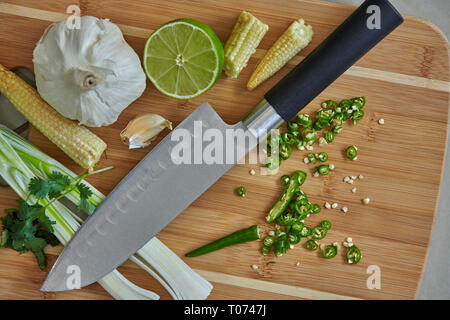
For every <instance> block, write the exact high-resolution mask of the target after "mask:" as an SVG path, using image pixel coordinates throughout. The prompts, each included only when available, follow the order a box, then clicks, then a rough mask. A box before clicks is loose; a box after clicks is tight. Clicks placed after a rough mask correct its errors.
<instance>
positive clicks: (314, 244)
mask: <svg viewBox="0 0 450 320" xmlns="http://www.w3.org/2000/svg"><path fill="white" fill-rule="evenodd" d="M305 245H306V249H308V250H311V251H314V250H317V248H318V247H319V245H318V244H317V242H316V241H314V240H308V241H306V244H305Z"/></svg>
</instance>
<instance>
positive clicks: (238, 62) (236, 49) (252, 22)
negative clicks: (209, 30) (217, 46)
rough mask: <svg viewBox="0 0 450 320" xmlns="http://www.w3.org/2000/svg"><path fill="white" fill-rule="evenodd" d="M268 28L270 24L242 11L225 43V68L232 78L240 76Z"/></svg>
mask: <svg viewBox="0 0 450 320" xmlns="http://www.w3.org/2000/svg"><path fill="white" fill-rule="evenodd" d="M267 30H269V26H268V25H266V24H264V23H262V22H261V21H259V20H258V19H257V18H255V17H254V16H253V15H251V14H250V13H248V12H245V11H242V12H241V15H240V16H239V18H238V20H237V22H236V25H235V26H234V28H233V32H232V33H231V36H230V38H229V39H228V41H227V43H226V44H225V49H224V50H225V61H224V70H225V74H226V75H228V76H229V77H232V78H238V77H239V75H240V73H241V71H242V69H244V68H245V67H246V66H247V62H248V60H249V59H250V57H251V55H252V54H253V53H255V51H256V48H257V47H258V45H259V43H260V42H261V40H262V38H263V37H264V35H265V34H266V32H267Z"/></svg>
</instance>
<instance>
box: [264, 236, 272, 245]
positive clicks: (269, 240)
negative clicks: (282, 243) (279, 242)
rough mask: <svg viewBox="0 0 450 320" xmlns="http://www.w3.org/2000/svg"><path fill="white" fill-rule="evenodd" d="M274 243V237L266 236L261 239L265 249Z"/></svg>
mask: <svg viewBox="0 0 450 320" xmlns="http://www.w3.org/2000/svg"><path fill="white" fill-rule="evenodd" d="M274 242H275V239H274V237H270V236H267V237H265V238H264V239H263V243H264V245H265V246H266V247H270V246H271V245H273V244H274Z"/></svg>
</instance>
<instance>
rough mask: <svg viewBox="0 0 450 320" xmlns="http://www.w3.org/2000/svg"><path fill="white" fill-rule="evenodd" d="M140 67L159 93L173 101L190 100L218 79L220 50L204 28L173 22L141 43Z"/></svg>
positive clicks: (198, 24) (195, 23)
mask: <svg viewBox="0 0 450 320" xmlns="http://www.w3.org/2000/svg"><path fill="white" fill-rule="evenodd" d="M143 64H144V70H145V73H146V74H147V76H148V78H149V79H150V81H151V82H152V83H153V84H154V85H155V87H156V88H157V89H158V90H159V91H161V92H162V93H164V94H166V95H168V96H169V97H172V98H176V99H192V98H194V97H197V96H199V95H201V94H202V93H204V92H205V91H207V90H208V89H210V88H211V87H212V86H213V85H214V84H215V83H216V81H217V80H218V79H219V77H220V75H221V73H222V67H223V47H222V44H221V42H220V40H219V38H218V37H217V35H216V34H215V33H214V31H212V30H211V28H210V27H208V26H207V25H205V24H203V23H201V22H199V21H196V20H193V19H177V20H174V21H171V22H168V23H166V24H164V25H162V26H161V27H159V28H158V29H157V30H156V31H155V32H153V33H152V34H151V36H150V37H149V38H148V40H147V43H146V44H145V50H144V61H143Z"/></svg>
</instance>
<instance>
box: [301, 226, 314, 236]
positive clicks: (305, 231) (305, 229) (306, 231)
mask: <svg viewBox="0 0 450 320" xmlns="http://www.w3.org/2000/svg"><path fill="white" fill-rule="evenodd" d="M311 232H312V231H311V228H310V227H307V226H304V227H303V228H302V231H300V236H302V237H307V236H309V235H311Z"/></svg>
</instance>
